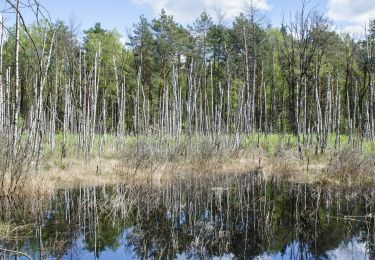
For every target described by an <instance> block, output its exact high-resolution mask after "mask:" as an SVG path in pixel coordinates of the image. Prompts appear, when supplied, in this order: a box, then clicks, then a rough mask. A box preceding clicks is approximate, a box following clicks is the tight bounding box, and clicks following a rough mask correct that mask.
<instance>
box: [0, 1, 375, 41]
mask: <svg viewBox="0 0 375 260" xmlns="http://www.w3.org/2000/svg"><path fill="white" fill-rule="evenodd" d="M21 1H22V0H21ZM250 1H251V0H105V1H104V0H39V2H40V3H41V4H42V5H43V6H45V7H46V9H47V10H48V11H49V13H50V16H51V18H52V20H56V19H57V18H59V19H62V20H64V21H66V22H67V23H68V24H69V21H70V20H72V18H73V17H75V20H76V23H78V24H80V25H81V29H82V30H84V29H87V28H89V27H91V26H93V25H94V24H95V22H101V24H102V26H103V27H104V28H106V29H114V28H116V29H117V30H118V31H119V32H120V33H122V34H123V35H126V30H127V29H129V28H131V26H132V24H133V23H136V22H137V21H138V18H139V16H140V15H141V14H144V15H145V16H146V17H147V18H149V19H152V18H154V17H156V16H157V15H158V13H160V10H161V9H162V8H164V9H165V10H166V11H167V12H168V13H170V14H173V15H174V17H175V20H176V21H178V22H180V23H182V24H188V23H191V22H192V21H193V20H194V19H195V18H196V17H197V16H198V15H199V14H200V12H201V11H202V10H204V9H205V10H207V11H208V12H209V13H210V14H211V15H212V16H213V18H214V20H215V16H216V15H215V10H216V9H220V10H222V11H224V13H225V14H226V18H227V20H228V22H230V21H231V18H233V17H234V16H235V15H237V14H238V13H239V12H241V11H243V10H244V9H245V8H246V2H247V3H250ZM252 1H253V3H254V4H255V5H256V6H258V8H259V9H261V10H262V11H263V12H264V14H265V15H266V17H267V18H268V19H267V23H271V24H272V25H273V26H279V25H280V23H281V20H282V16H283V14H284V15H285V17H289V14H290V12H292V13H294V12H295V11H296V10H299V8H300V6H301V2H302V1H301V0H297V1H291V0H285V1H282V0H252ZM1 2H4V1H3V0H0V3H1ZM308 3H309V4H308V6H309V7H310V8H311V7H315V8H316V9H317V10H319V11H320V12H321V13H323V14H326V15H327V17H328V18H329V19H331V20H332V22H333V24H334V26H336V27H337V28H338V29H339V30H347V31H350V30H352V31H353V32H354V31H355V32H360V31H363V27H364V25H365V22H367V23H368V19H369V18H370V17H373V18H375V0H354V1H353V0H310V1H308ZM3 7H4V3H2V4H1V6H0V8H3ZM30 17H31V14H28V15H26V18H28V19H31V18H30ZM10 19H11V18H10Z"/></svg>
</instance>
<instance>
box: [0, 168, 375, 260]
mask: <svg viewBox="0 0 375 260" xmlns="http://www.w3.org/2000/svg"><path fill="white" fill-rule="evenodd" d="M374 202H375V193H374V192H373V191H372V189H361V190H354V189H346V190H343V189H338V188H322V187H319V186H309V185H306V184H291V183H285V182H282V181H277V180H269V181H266V180H264V179H262V178H260V177H258V176H257V175H254V174H249V175H247V176H241V177H205V178H186V179H183V178H182V179H178V180H175V181H171V182H170V183H168V184H165V185H162V186H160V185H156V184H153V185H125V184H119V185H117V186H112V187H85V188H76V189H66V190H59V191H56V192H55V193H54V194H53V195H52V196H50V197H48V196H45V197H40V198H22V199H20V200H15V201H12V202H9V201H7V200H3V201H2V202H1V213H0V217H1V221H2V222H3V223H4V222H9V221H11V222H12V223H13V224H17V226H18V227H17V229H16V230H13V232H12V233H11V236H10V237H8V238H7V239H5V240H3V241H2V242H1V246H2V248H6V249H13V250H14V249H17V250H18V251H21V252H24V253H27V254H28V255H29V256H31V257H32V258H33V259H45V258H47V259H97V258H99V259H138V258H162V259H186V258H191V259H209V258H212V259H232V258H236V259H251V258H256V259H371V258H374V257H375V241H374V239H375V229H374V227H375V219H374V215H373V214H374V207H375V203H374ZM9 255H11V254H10V253H7V254H5V253H2V256H3V257H4V258H6V257H9ZM0 258H1V257H0ZM13 258H14V256H13ZM20 259H27V258H26V257H20Z"/></svg>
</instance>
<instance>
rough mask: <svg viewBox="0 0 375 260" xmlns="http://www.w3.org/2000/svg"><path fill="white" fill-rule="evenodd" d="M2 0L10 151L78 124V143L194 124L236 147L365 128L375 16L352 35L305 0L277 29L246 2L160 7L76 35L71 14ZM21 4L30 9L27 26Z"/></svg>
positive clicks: (171, 133)
mask: <svg viewBox="0 0 375 260" xmlns="http://www.w3.org/2000/svg"><path fill="white" fill-rule="evenodd" d="M5 2H6V9H5V10H3V11H2V13H1V15H2V18H1V19H2V21H1V28H0V33H1V36H0V46H1V51H0V135H1V136H2V137H3V138H4V140H5V141H4V142H5V143H6V144H7V145H6V146H7V147H8V148H9V153H15V154H16V153H17V151H18V150H19V149H21V148H22V149H21V150H22V151H24V150H27V151H28V154H31V156H39V155H40V154H41V153H42V151H43V147H44V146H45V145H48V146H49V147H50V148H52V149H54V147H55V146H56V138H57V137H56V136H57V135H58V134H61V135H62V136H63V140H64V143H65V139H66V136H67V135H69V134H74V135H77V147H78V149H80V150H82V151H85V152H87V153H90V151H91V149H92V147H93V145H94V143H95V142H96V141H98V139H99V140H100V141H103V142H105V140H106V136H108V135H112V136H115V137H116V140H120V141H123V140H124V138H125V137H126V136H129V135H135V136H141V135H142V136H154V137H157V138H158V140H159V141H160V142H163V140H164V139H165V138H166V137H173V138H175V139H176V140H177V142H179V140H180V137H181V136H186V137H187V138H188V140H190V144H191V140H192V138H193V136H196V135H207V136H210V137H212V140H213V141H214V142H219V141H220V139H221V137H222V136H231V137H232V139H231V140H233V145H234V146H235V147H240V144H241V140H242V138H243V136H246V135H249V134H265V135H268V134H290V133H292V134H294V135H295V136H296V137H297V140H298V148H299V150H300V151H301V149H302V146H303V145H304V144H310V145H312V146H313V147H315V150H316V152H317V153H322V152H324V149H325V147H326V145H327V140H328V138H330V136H335V139H336V140H335V144H336V145H338V146H339V145H340V142H341V136H342V135H347V136H348V139H349V142H351V143H354V142H357V141H361V140H363V139H367V140H371V141H373V139H374V105H375V103H374V76H375V75H374V69H375V67H374V57H375V20H372V21H370V23H369V25H368V28H365V27H364V29H363V32H364V34H365V37H363V38H362V39H360V40H356V39H355V38H354V37H352V36H351V35H349V34H344V33H339V32H337V31H335V30H334V29H333V28H332V26H331V22H330V21H329V20H328V19H327V18H326V17H325V16H324V15H322V14H320V13H318V12H317V11H315V10H314V9H310V8H309V6H308V5H307V4H306V2H302V6H301V9H300V11H298V12H296V13H295V14H291V15H290V16H289V18H287V19H284V21H283V23H282V25H281V26H280V28H276V27H272V26H271V25H265V22H264V19H263V18H264V17H263V15H262V13H261V12H260V11H259V10H257V8H256V7H255V6H251V5H250V6H249V7H248V8H247V9H246V10H244V12H243V13H241V14H240V15H238V16H237V17H235V18H234V19H233V21H232V22H231V23H228V22H226V20H225V18H224V15H223V14H222V13H221V12H218V13H217V19H213V18H212V17H210V15H209V14H208V13H207V12H206V11H203V12H202V13H201V15H200V16H199V17H198V18H197V19H196V20H195V21H194V22H193V23H192V24H191V25H188V26H182V25H181V24H179V23H177V22H176V21H175V20H174V17H173V16H172V15H170V14H167V13H166V12H165V11H164V10H162V11H161V13H160V15H159V16H158V17H157V18H155V19H152V20H148V19H147V18H146V17H144V16H141V17H140V18H139V21H138V22H137V23H135V24H134V25H133V27H132V29H131V30H129V33H128V34H129V35H128V39H129V40H128V42H127V43H126V44H124V43H123V40H122V39H123V38H122V36H121V34H120V33H119V32H118V31H116V30H106V29H104V28H102V27H101V25H100V23H97V24H95V25H94V26H93V27H92V28H89V29H87V30H85V31H84V33H83V39H80V37H79V36H78V33H77V31H76V29H75V27H74V25H71V26H68V25H67V24H66V23H64V22H63V21H59V20H58V21H56V22H51V21H50V20H49V19H46V17H47V16H46V15H45V14H46V11H45V10H44V9H43V8H42V7H41V6H40V4H39V3H38V2H37V1H35V3H34V2H32V1H29V2H28V4H26V3H22V1H20V0H6V1H5ZM30 3H31V4H30ZM25 6H27V8H29V9H31V10H33V11H34V13H35V14H36V22H34V23H32V24H31V25H28V24H26V23H25V21H24V19H23V16H22V12H23V9H22V8H24V7H25ZM21 7H22V8H21ZM43 14H44V15H43ZM7 16H9V17H10V16H13V17H14V18H15V24H14V25H9V24H8V23H7V21H6V17H7ZM22 142H23V143H26V144H27V145H26V146H24V145H22V146H21V145H20V144H21V143H22ZM17 147H18V148H17ZM17 149H18V150H17Z"/></svg>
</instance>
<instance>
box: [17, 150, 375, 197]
mask: <svg viewBox="0 0 375 260" xmlns="http://www.w3.org/2000/svg"><path fill="white" fill-rule="evenodd" d="M181 150H182V151H183V149H181ZM170 154H174V156H170V155H168V154H164V155H161V154H160V153H157V152H155V151H154V150H152V149H149V148H147V147H146V146H139V147H138V148H137V150H131V151H128V152H127V153H124V154H123V155H122V159H111V158H108V157H101V158H92V159H90V160H89V161H86V160H84V159H81V160H80V159H70V158H66V159H64V160H63V161H61V162H55V163H50V164H49V165H47V166H48V167H47V166H46V167H45V168H44V169H43V170H41V171H40V172H38V173H30V175H29V176H28V177H29V178H28V182H27V185H25V187H24V189H23V192H26V193H28V194H30V193H32V194H35V195H39V196H41V195H42V194H43V193H51V192H53V191H54V190H55V189H56V188H64V187H77V186H102V185H111V184H117V183H120V182H125V183H131V182H134V183H148V184H153V185H162V184H163V183H166V182H169V181H170V180H174V179H176V178H190V177H200V178H211V177H214V176H220V175H227V174H232V175H241V174H245V173H248V172H258V173H261V174H262V175H263V176H264V177H265V178H270V177H277V178H280V179H282V180H286V181H292V182H303V183H320V184H329V185H332V184H333V185H350V186H352V185H362V184H369V183H373V184H374V183H375V180H374V177H373V176H374V175H375V174H374V173H375V172H374V169H375V164H374V159H373V158H372V157H369V156H363V155H361V154H360V153H359V152H355V151H351V150H344V151H341V152H338V153H336V154H335V155H333V156H327V155H326V156H320V157H319V156H318V157H316V156H315V157H314V156H313V155H305V156H304V159H303V160H301V159H300V158H299V156H298V154H297V152H296V151H293V150H285V151H282V152H278V153H277V154H275V155H273V156H271V155H269V153H267V152H265V151H264V150H262V149H254V150H252V151H249V150H241V151H228V150H226V151H225V152H224V151H217V150H216V149H215V147H208V148H207V147H206V148H205V149H204V148H203V147H201V148H199V149H198V150H197V151H196V152H195V153H192V154H190V155H187V154H184V153H183V152H181V151H180V152H176V150H171V151H170ZM307 158H309V159H307ZM307 162H309V165H308V167H307ZM307 168H308V169H309V170H307Z"/></svg>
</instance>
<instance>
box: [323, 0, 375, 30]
mask: <svg viewBox="0 0 375 260" xmlns="http://www.w3.org/2000/svg"><path fill="white" fill-rule="evenodd" d="M328 17H329V18H330V19H332V20H334V21H341V22H348V23H352V24H363V25H364V23H365V22H367V23H368V21H369V19H370V18H372V19H375V1H374V0H354V1H353V0H329V1H328Z"/></svg>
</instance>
